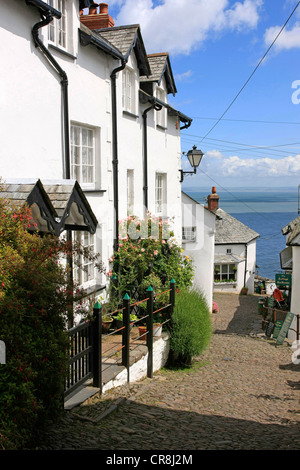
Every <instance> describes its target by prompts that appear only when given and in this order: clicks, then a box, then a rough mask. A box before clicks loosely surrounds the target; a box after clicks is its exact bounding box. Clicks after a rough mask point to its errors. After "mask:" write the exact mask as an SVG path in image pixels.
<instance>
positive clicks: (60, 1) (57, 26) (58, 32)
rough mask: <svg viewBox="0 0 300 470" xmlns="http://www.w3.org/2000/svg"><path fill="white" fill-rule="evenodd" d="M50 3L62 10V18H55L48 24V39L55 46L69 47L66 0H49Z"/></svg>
mask: <svg viewBox="0 0 300 470" xmlns="http://www.w3.org/2000/svg"><path fill="white" fill-rule="evenodd" d="M48 5H50V6H51V7H53V8H55V9H56V10H58V11H60V13H61V18H60V19H59V20H58V19H56V18H53V20H52V21H51V23H50V24H49V26H48V40H49V41H50V42H51V43H53V44H54V45H55V46H58V47H62V48H63V49H67V37H68V31H67V11H66V0H48Z"/></svg>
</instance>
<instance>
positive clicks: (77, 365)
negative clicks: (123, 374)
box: [64, 279, 175, 398]
mask: <svg viewBox="0 0 300 470" xmlns="http://www.w3.org/2000/svg"><path fill="white" fill-rule="evenodd" d="M166 293H169V301H168V303H166V304H165V305H163V306H161V307H160V308H157V309H156V310H155V305H156V302H157V298H158V297H159V296H160V295H163V294H166ZM145 303H146V309H143V311H144V312H145V313H144V314H142V316H140V317H139V318H138V319H137V320H134V321H130V314H131V313H132V312H134V313H136V312H137V308H138V307H141V305H142V304H145ZM174 306H175V281H174V280H173V279H172V280H171V282H170V288H169V289H168V290H165V291H164V292H161V293H158V294H155V295H154V292H153V289H152V287H151V286H149V288H148V290H147V292H146V297H145V298H144V299H142V300H139V301H137V302H134V303H130V297H129V295H128V294H125V296H124V298H123V306H122V307H121V308H120V309H118V310H116V311H114V312H111V313H110V315H111V316H113V315H115V314H118V313H120V312H121V313H122V326H121V328H118V329H115V330H113V331H109V332H104V331H103V329H102V308H101V304H100V303H99V302H97V303H96V304H95V305H94V309H93V319H92V320H91V321H88V322H85V323H81V324H79V325H78V326H76V327H73V328H71V329H70V330H69V331H68V333H69V336H70V342H71V346H70V348H71V349H70V359H69V376H68V379H67V382H66V386H65V393H64V396H65V398H66V397H67V396H69V395H70V393H72V392H73V391H74V390H76V388H77V387H79V386H80V385H82V384H83V383H84V382H85V381H87V380H88V379H90V378H92V379H93V380H92V383H93V386H94V387H97V388H99V389H100V393H102V388H103V374H104V373H105V371H107V369H108V368H109V367H111V366H112V365H114V364H118V363H120V361H121V365H122V366H124V367H125V368H126V369H127V381H128V382H129V381H130V375H129V371H130V351H134V349H135V348H138V347H139V345H140V344H141V341H145V345H146V347H147V350H148V362H147V376H148V377H152V376H153V329H154V326H153V317H154V315H156V314H158V313H159V312H160V315H161V319H162V321H160V325H161V326H162V327H165V326H166V325H167V324H169V326H170V324H171V319H172V312H173V309H174ZM141 325H144V326H145V327H146V328H145V331H144V332H142V333H141V332H140V331H139V333H138V334H136V332H134V333H133V332H131V330H132V329H133V327H134V326H135V327H138V326H141ZM120 333H121V334H122V337H121V338H122V339H121V341H120V340H118V341H116V342H113V341H111V339H112V336H113V335H120ZM109 343H112V345H111V346H110V345H109Z"/></svg>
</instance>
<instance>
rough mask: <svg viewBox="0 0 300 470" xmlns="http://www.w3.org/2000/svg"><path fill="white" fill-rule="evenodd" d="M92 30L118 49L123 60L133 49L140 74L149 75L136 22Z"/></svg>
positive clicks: (148, 66) (147, 62)
mask: <svg viewBox="0 0 300 470" xmlns="http://www.w3.org/2000/svg"><path fill="white" fill-rule="evenodd" d="M93 32H94V33H96V34H97V35H99V36H101V37H102V38H104V39H105V40H106V41H108V42H109V43H110V44H112V45H113V46H114V47H115V48H116V49H118V50H119V51H120V52H121V53H122V55H123V57H124V59H125V60H126V59H127V58H128V57H129V55H130V54H131V52H132V50H133V49H134V50H135V54H136V57H137V61H138V64H139V68H140V74H141V75H146V76H148V75H150V73H151V71H150V65H149V61H148V57H147V54H146V50H145V46H144V42H143V39H142V35H141V31H140V26H139V25H138V24H133V25H128V26H114V27H112V28H101V29H93Z"/></svg>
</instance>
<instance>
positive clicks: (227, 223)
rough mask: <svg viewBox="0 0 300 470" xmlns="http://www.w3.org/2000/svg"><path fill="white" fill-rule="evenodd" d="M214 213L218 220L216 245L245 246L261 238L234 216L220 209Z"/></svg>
mask: <svg viewBox="0 0 300 470" xmlns="http://www.w3.org/2000/svg"><path fill="white" fill-rule="evenodd" d="M213 213H214V214H215V215H216V216H217V218H216V234H215V244H216V245H225V244H245V243H249V242H250V241H251V240H254V239H255V238H257V237H259V234H258V233H257V232H255V231H254V230H252V229H251V228H249V227H247V225H245V224H243V223H242V222H240V221H239V220H237V219H236V218H235V217H232V215H230V214H228V213H227V212H225V211H224V210H223V209H221V208H218V209H216V210H215V211H213Z"/></svg>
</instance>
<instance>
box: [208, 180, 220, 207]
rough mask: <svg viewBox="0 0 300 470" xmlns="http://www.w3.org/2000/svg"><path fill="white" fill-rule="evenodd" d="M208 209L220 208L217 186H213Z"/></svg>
mask: <svg viewBox="0 0 300 470" xmlns="http://www.w3.org/2000/svg"><path fill="white" fill-rule="evenodd" d="M207 203H208V209H209V210H210V211H215V210H216V209H218V208H219V196H218V195H217V188H216V187H215V186H213V187H212V190H211V194H209V196H208V197H207Z"/></svg>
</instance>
